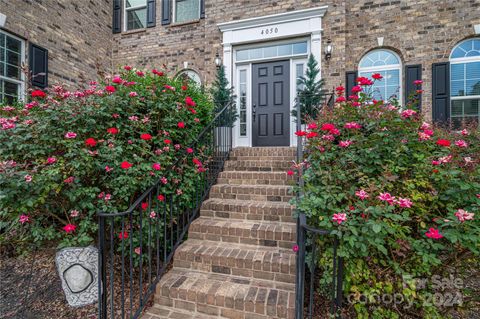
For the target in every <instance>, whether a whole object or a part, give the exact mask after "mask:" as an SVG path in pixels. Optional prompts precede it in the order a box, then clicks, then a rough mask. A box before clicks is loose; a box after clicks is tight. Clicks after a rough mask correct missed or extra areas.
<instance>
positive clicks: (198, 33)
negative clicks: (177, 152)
mask: <svg viewBox="0 0 480 319" xmlns="http://www.w3.org/2000/svg"><path fill="white" fill-rule="evenodd" d="M0 4H1V6H0V7H1V12H2V13H4V14H6V15H7V24H6V26H5V29H6V30H7V31H9V32H12V33H13V34H16V35H18V36H20V37H23V38H25V39H26V40H28V41H32V42H33V43H36V44H38V45H40V46H44V47H46V48H47V49H48V50H49V56H50V59H49V60H50V62H49V69H50V70H49V76H50V84H52V83H55V82H64V83H67V84H75V83H76V82H78V80H79V79H81V78H82V77H85V78H88V79H91V78H95V76H96V65H97V64H100V65H102V66H103V67H107V68H110V67H112V66H113V67H116V66H119V65H123V64H126V63H128V64H132V65H135V66H139V67H152V66H157V67H159V66H161V65H162V64H166V65H167V67H168V68H169V69H170V70H171V71H172V72H177V71H179V70H181V69H183V67H184V65H185V63H188V68H191V69H193V70H196V71H197V72H198V73H199V74H200V76H201V78H202V81H203V82H205V83H209V82H210V81H211V80H212V79H213V77H214V74H215V65H214V62H213V61H214V57H215V53H216V52H217V51H218V52H220V54H221V53H222V45H221V43H222V34H221V32H220V31H219V29H218V27H217V24H218V23H221V22H228V21H232V20H240V19H246V18H252V17H257V16H264V15H270V14H277V13H283V12H288V11H293V10H301V9H307V8H312V7H320V6H324V5H327V6H328V9H327V12H326V14H325V17H324V18H323V21H322V27H323V37H322V44H323V45H325V43H326V40H327V39H331V41H332V44H333V46H334V51H333V55H332V58H331V59H330V60H329V61H325V60H324V61H322V62H321V66H322V77H324V78H325V79H326V85H327V88H328V89H331V88H333V87H334V86H337V85H339V84H341V83H344V82H345V71H351V70H355V69H356V68H357V66H358V62H359V60H360V59H361V57H362V56H363V55H364V54H365V53H366V52H368V51H369V50H372V49H374V48H377V38H378V37H383V38H384V47H385V48H389V49H392V50H394V51H395V52H397V53H398V55H399V56H400V57H401V59H402V64H403V65H411V64H421V65H422V69H423V70H422V75H423V80H424V81H425V82H426V83H425V85H424V87H423V88H424V90H425V93H424V94H423V101H422V104H423V108H424V110H425V112H426V113H427V115H429V116H430V114H431V66H432V63H435V62H441V61H447V60H448V56H449V53H450V51H451V49H452V48H453V47H454V45H455V44H456V43H458V42H459V41H461V40H463V39H466V38H468V37H472V36H474V29H473V25H475V24H480V15H479V14H478V12H479V11H480V3H479V2H478V1H475V0H458V1H453V0H401V1H399V0H397V1H386V0H358V1H342V0H330V1H323V0H262V1H259V0H249V1H237V0H205V14H206V17H205V19H201V20H199V21H196V22H193V23H186V24H170V25H167V26H162V25H161V16H162V8H161V7H162V6H161V1H160V0H157V5H156V20H157V21H156V26H155V27H153V28H147V29H142V30H134V31H130V32H122V33H120V34H115V35H113V34H112V32H111V25H112V0H98V1H87V0H85V1H77V2H71V1H68V0H61V1H57V0H44V1H32V0H0ZM322 56H323V55H322Z"/></svg>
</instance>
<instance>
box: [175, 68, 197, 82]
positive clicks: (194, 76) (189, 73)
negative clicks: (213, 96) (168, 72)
mask: <svg viewBox="0 0 480 319" xmlns="http://www.w3.org/2000/svg"><path fill="white" fill-rule="evenodd" d="M177 77H178V78H180V77H187V78H189V79H190V80H192V81H193V82H195V83H196V84H197V85H198V86H202V79H201V78H200V74H198V73H197V72H195V71H194V70H191V69H185V70H182V71H180V72H179V73H178V74H177Z"/></svg>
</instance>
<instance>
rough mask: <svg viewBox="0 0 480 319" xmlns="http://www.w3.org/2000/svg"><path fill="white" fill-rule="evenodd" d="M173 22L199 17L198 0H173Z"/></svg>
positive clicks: (192, 19)
mask: <svg viewBox="0 0 480 319" xmlns="http://www.w3.org/2000/svg"><path fill="white" fill-rule="evenodd" d="M173 7H174V14H173V15H174V17H175V20H174V22H175V23H182V22H188V21H194V20H198V19H200V0H174V6H173Z"/></svg>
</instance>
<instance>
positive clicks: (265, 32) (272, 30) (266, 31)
mask: <svg viewBox="0 0 480 319" xmlns="http://www.w3.org/2000/svg"><path fill="white" fill-rule="evenodd" d="M275 33H278V27H271V28H265V29H262V30H260V34H261V35H269V34H275Z"/></svg>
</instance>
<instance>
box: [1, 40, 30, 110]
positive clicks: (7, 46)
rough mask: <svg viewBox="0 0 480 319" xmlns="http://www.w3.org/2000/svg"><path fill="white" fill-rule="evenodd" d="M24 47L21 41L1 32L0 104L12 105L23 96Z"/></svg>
mask: <svg viewBox="0 0 480 319" xmlns="http://www.w3.org/2000/svg"><path fill="white" fill-rule="evenodd" d="M24 47H25V46H24V42H23V41H22V40H21V39H19V38H17V37H15V36H13V35H10V34H8V33H6V32H4V31H0V103H12V102H13V101H15V100H17V99H18V98H21V96H22V91H23V87H24V83H23V74H22V68H21V65H22V61H23V60H24V51H25V49H24Z"/></svg>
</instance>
